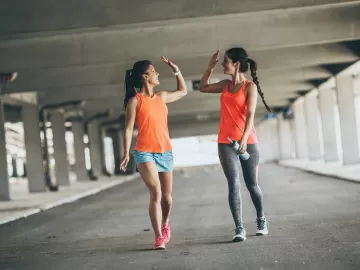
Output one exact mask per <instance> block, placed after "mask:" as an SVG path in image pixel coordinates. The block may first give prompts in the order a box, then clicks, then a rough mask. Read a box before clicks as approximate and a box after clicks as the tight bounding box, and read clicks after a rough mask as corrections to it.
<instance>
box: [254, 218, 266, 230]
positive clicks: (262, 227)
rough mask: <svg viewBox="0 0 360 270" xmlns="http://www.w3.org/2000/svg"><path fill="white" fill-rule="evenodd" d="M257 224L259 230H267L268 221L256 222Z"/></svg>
mask: <svg viewBox="0 0 360 270" xmlns="http://www.w3.org/2000/svg"><path fill="white" fill-rule="evenodd" d="M256 223H257V227H258V229H259V230H263V229H264V228H265V225H266V224H268V222H267V220H266V219H258V220H256Z"/></svg>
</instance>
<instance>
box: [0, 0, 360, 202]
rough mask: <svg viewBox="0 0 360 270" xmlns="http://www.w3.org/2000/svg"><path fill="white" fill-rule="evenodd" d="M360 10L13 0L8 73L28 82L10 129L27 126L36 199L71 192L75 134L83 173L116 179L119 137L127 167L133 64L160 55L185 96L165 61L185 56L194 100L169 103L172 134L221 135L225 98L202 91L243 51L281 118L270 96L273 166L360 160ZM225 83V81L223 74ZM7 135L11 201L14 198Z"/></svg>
mask: <svg viewBox="0 0 360 270" xmlns="http://www.w3.org/2000/svg"><path fill="white" fill-rule="evenodd" d="M359 14H360V1H334V0H319V1H310V0H304V1H297V0H286V1H285V0H276V1H250V0H245V1H235V0H225V1H217V0H209V1H207V3H206V4H204V2H203V1H191V3H190V1H185V0H178V1H176V2H169V1H165V0H154V1H152V2H145V1H139V0H134V1H131V2H126V3H125V1H112V0H103V1H101V2H98V1H89V0H79V1H76V2H74V1H70V0H64V1H45V0H38V1H29V2H27V3H22V4H21V5H19V4H18V3H16V2H10V1H7V2H6V3H2V5H1V9H0V18H1V20H2V24H1V25H0V73H1V74H9V73H11V72H18V78H17V79H16V80H15V81H14V82H11V83H10V82H9V83H4V84H2V87H1V103H2V106H1V108H2V109H1V110H0V122H1V123H0V128H1V129H0V134H4V133H5V125H6V123H23V130H24V135H23V137H24V146H23V147H24V148H25V152H26V161H25V163H26V173H27V177H28V181H29V192H45V191H47V190H53V189H56V187H55V186H67V185H70V180H69V174H68V171H69V170H70V167H69V161H68V157H67V150H66V149H67V146H66V142H65V133H66V131H67V130H68V131H72V134H73V140H74V150H73V156H74V160H75V162H74V163H73V164H71V165H72V166H73V170H74V172H75V173H76V174H77V178H78V179H79V180H80V181H88V179H89V178H90V179H94V178H95V176H98V175H100V174H104V173H105V174H106V170H104V163H105V162H104V159H105V157H104V148H105V146H104V136H111V137H112V139H113V145H114V147H113V152H114V159H115V164H118V161H119V157H120V156H121V147H120V145H121V140H122V136H121V129H122V128H123V119H124V112H123V110H122V103H123V99H124V88H123V78H124V74H125V70H126V69H129V68H131V66H132V64H133V63H134V62H135V61H137V60H141V59H149V60H151V61H152V62H153V63H154V65H155V67H156V68H157V69H158V71H159V72H160V82H161V87H159V89H160V88H162V89H175V86H176V81H175V79H174V78H173V76H172V74H171V72H170V70H169V69H168V68H167V67H166V66H164V65H163V64H162V63H161V61H160V56H161V55H165V56H166V57H168V58H169V59H171V60H172V61H174V62H175V63H176V64H178V65H179V67H180V69H181V71H182V73H183V75H184V77H185V79H186V80H187V85H188V91H189V93H188V95H187V96H186V97H185V98H183V99H182V100H180V101H178V102H175V103H173V104H169V106H168V108H169V129H170V135H171V137H172V138H178V137H185V136H198V135H208V134H215V133H216V132H217V122H218V118H219V96H218V95H210V94H202V93H200V92H199V91H197V89H196V84H197V81H198V80H199V79H200V78H201V74H202V72H203V71H204V70H205V69H206V67H207V64H208V61H209V59H210V57H211V55H212V54H213V53H214V52H215V51H216V50H218V49H219V50H220V52H221V54H223V53H224V51H225V50H226V49H228V48H230V47H233V46H242V47H244V48H246V49H247V51H248V52H249V55H250V57H251V58H253V59H254V60H256V61H257V63H258V67H259V71H258V74H259V81H260V84H261V86H262V89H263V91H264V94H265V99H266V100H267V103H268V104H269V106H270V107H271V108H272V110H273V111H274V114H270V115H269V114H266V110H265V108H264V106H263V104H262V102H261V100H259V102H258V107H257V110H256V116H255V118H256V119H255V120H256V126H257V129H258V133H259V138H260V144H261V147H262V155H263V158H264V160H279V159H280V160H286V159H293V158H298V159H310V160H319V159H324V160H325V161H326V162H331V161H336V160H339V161H341V162H343V164H344V165H349V164H359V163H360V154H359V151H360V150H359V130H358V129H357V127H358V126H359V125H356V123H357V122H356V121H359V120H358V119H359V118H360V115H359V111H357V112H356V105H355V99H356V98H355V97H356V96H358V95H359V94H360V75H359V72H360V62H359V58H360V19H359ZM247 76H248V77H249V78H250V75H249V74H248V75H247ZM213 78H214V79H217V80H221V79H223V78H225V77H224V75H223V74H222V72H221V68H220V67H218V68H217V69H216V71H215V72H214V74H213ZM358 106H360V105H358ZM337 116H338V117H337ZM337 127H340V128H337ZM48 130H51V131H48ZM9 132H10V131H9ZM9 132H8V134H9ZM15 133H16V134H18V132H15ZM15 133H14V134H15ZM84 135H86V136H85V138H86V139H85V142H84ZM16 136H17V135H16ZM16 136H15V135H14V136H11V138H13V137H16ZM49 137H50V138H51V140H50V141H51V143H50V144H49ZM6 138H10V137H9V136H7V137H6V136H1V138H0V150H1V151H0V153H1V154H0V168H1V170H0V200H11V194H10V189H9V181H8V178H9V173H8V161H7V154H6V153H7V152H8V151H9V150H8V149H9V147H8V145H9V140H10V139H6ZM20 148H21V146H20ZM49 149H51V151H49ZM85 149H88V151H89V152H90V160H91V164H90V165H88V166H87V164H86V160H85V155H84V150H85ZM53 163H55V166H54V172H53V174H51V172H50V170H49V168H50V167H51V166H50V165H51V164H53ZM89 166H90V168H91V170H88V171H87V168H88V167H89ZM130 167H131V166H130ZM133 170H134V167H132V169H130V171H129V172H132V171H133ZM115 171H116V172H119V171H118V170H115ZM44 176H45V177H44ZM54 179H56V180H55V184H54Z"/></svg>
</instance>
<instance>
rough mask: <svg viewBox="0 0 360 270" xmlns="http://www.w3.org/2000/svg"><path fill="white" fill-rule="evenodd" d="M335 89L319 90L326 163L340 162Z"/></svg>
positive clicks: (321, 88)
mask: <svg viewBox="0 0 360 270" xmlns="http://www.w3.org/2000/svg"><path fill="white" fill-rule="evenodd" d="M335 102H336V99H335V96H334V91H333V89H331V88H329V87H320V88H319V105H320V114H321V125H322V135H323V142H324V161H325V162H332V161H338V160H339V152H338V147H337V138H336V128H335V109H336V106H335V104H336V103H335Z"/></svg>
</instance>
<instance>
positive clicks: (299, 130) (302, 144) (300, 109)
mask: <svg viewBox="0 0 360 270" xmlns="http://www.w3.org/2000/svg"><path fill="white" fill-rule="evenodd" d="M292 108H293V111H294V117H295V118H294V128H295V129H294V132H295V149H296V158H298V159H306V158H308V149H307V143H308V140H307V129H306V121H305V111H304V97H299V98H298V99H297V100H296V101H295V102H294V104H293V107H292Z"/></svg>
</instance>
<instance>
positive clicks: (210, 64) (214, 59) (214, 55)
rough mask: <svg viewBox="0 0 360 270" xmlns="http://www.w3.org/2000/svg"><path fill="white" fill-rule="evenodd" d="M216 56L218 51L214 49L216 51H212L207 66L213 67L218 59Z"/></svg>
mask: <svg viewBox="0 0 360 270" xmlns="http://www.w3.org/2000/svg"><path fill="white" fill-rule="evenodd" d="M218 56H219V51H216V53H214V54H213V56H212V57H211V59H210V62H209V68H211V69H213V68H215V66H216V64H217V62H218V61H219V60H218Z"/></svg>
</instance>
